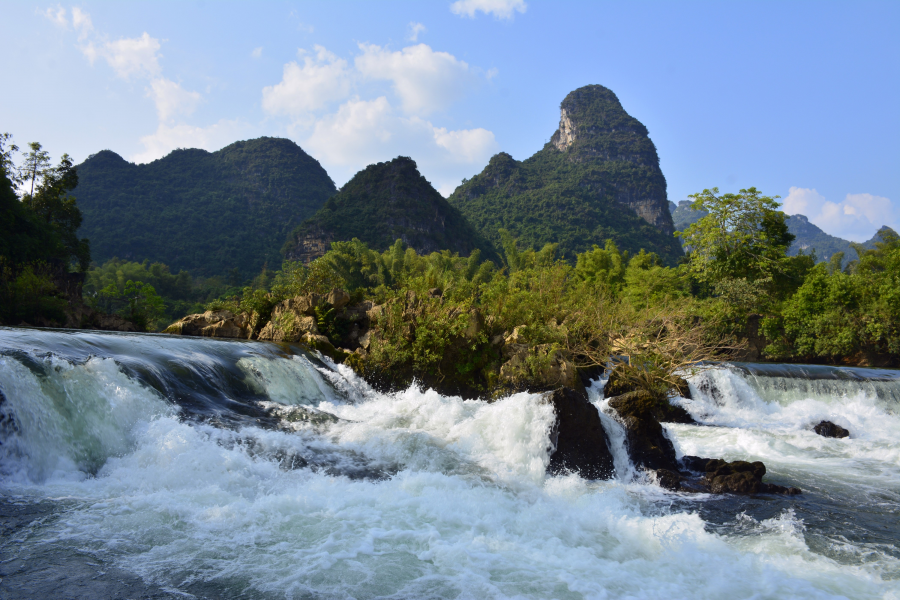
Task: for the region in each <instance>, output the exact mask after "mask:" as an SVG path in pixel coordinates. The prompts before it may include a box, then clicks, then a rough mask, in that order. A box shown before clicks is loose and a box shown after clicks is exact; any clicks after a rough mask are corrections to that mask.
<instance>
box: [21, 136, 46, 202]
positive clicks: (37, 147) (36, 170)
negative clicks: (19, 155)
mask: <svg viewBox="0 0 900 600" xmlns="http://www.w3.org/2000/svg"><path fill="white" fill-rule="evenodd" d="M28 147H29V148H31V152H28V153H26V154H25V162H24V163H22V166H21V167H20V171H21V173H22V178H23V180H24V181H28V180H29V179H30V180H31V192H30V193H31V194H32V195H33V194H34V184H35V182H36V181H37V179H38V178H39V177H42V176H43V175H44V174H45V173H46V172H47V170H48V169H49V168H50V153H48V152H47V151H46V150H44V149H43V147H42V146H41V144H40V143H39V142H30V143H29V144H28Z"/></svg>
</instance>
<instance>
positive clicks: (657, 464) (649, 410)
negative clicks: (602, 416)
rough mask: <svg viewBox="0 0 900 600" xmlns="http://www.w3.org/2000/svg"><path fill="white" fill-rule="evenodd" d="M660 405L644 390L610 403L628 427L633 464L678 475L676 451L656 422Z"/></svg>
mask: <svg viewBox="0 0 900 600" xmlns="http://www.w3.org/2000/svg"><path fill="white" fill-rule="evenodd" d="M659 404H660V403H659V401H657V400H656V399H655V398H654V397H653V395H652V394H650V393H649V392H646V391H644V390H637V391H633V392H628V393H626V394H622V395H620V396H616V397H615V398H613V399H611V400H610V401H609V405H610V407H612V408H614V409H615V410H616V413H618V415H619V419H620V421H621V422H622V425H623V426H624V427H625V443H626V445H627V447H628V455H629V456H630V457H631V462H633V463H634V466H635V467H637V468H639V469H644V470H647V469H651V470H657V469H666V470H669V471H676V472H677V471H678V460H677V459H676V457H675V447H674V446H673V445H672V442H671V440H669V438H667V437H666V435H665V432H664V431H663V427H662V425H660V424H659V421H658V420H657V418H656V412H657V411H658V410H659Z"/></svg>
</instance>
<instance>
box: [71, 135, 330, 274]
mask: <svg viewBox="0 0 900 600" xmlns="http://www.w3.org/2000/svg"><path fill="white" fill-rule="evenodd" d="M78 175H79V184H78V187H77V188H76V189H75V190H74V192H73V193H74V195H75V196H76V197H77V198H78V206H79V207H80V208H81V211H82V213H83V215H84V221H83V225H82V227H81V230H80V234H81V235H84V236H86V237H88V238H89V239H90V240H91V249H92V254H93V258H94V260H95V261H97V262H98V263H102V262H105V261H106V260H108V259H110V258H113V257H119V258H122V259H128V260H136V261H142V260H144V259H149V260H150V261H151V262H157V261H158V262H162V263H165V264H167V265H169V267H170V268H172V269H173V271H180V270H182V269H186V270H188V271H190V272H191V273H192V274H194V275H204V276H210V275H222V274H224V273H226V272H228V271H232V270H233V269H234V268H237V269H239V271H240V273H241V274H242V276H244V277H246V276H250V275H252V274H254V273H256V272H258V271H259V269H261V268H262V266H263V265H264V264H266V263H268V264H269V265H270V266H275V265H278V264H280V262H281V256H280V253H279V250H280V248H281V246H282V244H283V242H284V239H285V237H286V236H287V234H288V232H290V231H291V230H292V229H293V228H294V227H296V226H297V224H299V223H300V222H301V221H302V220H303V219H305V218H306V217H308V216H310V215H311V214H313V213H314V212H315V211H316V210H318V209H319V208H320V207H321V206H322V205H323V204H324V203H325V201H326V200H327V199H328V198H329V197H330V196H332V195H333V194H334V193H335V191H336V189H335V186H334V182H333V181H332V180H331V178H330V177H329V176H328V174H327V173H326V172H325V170H324V169H323V168H322V166H321V165H320V164H319V162H318V161H317V160H316V159H314V158H312V157H311V156H309V155H308V154H307V153H306V152H304V151H303V149H302V148H300V146H298V145H297V144H295V143H294V142H292V141H291V140H287V139H281V138H270V137H262V138H258V139H253V140H246V141H239V142H235V143H233V144H231V145H229V146H226V147H225V148H222V149H221V150H218V151H216V152H208V151H206V150H200V149H197V148H181V149H178V150H174V151H172V152H171V153H169V154H168V155H166V156H164V157H162V158H160V159H158V160H155V161H153V162H151V163H148V164H137V165H136V164H132V163H129V162H127V161H125V160H124V159H123V158H122V157H121V156H119V155H118V154H116V153H115V152H112V151H110V150H103V151H101V152H98V153H97V154H94V155H91V156H90V157H89V158H88V159H87V160H86V161H84V162H83V163H82V164H81V165H78Z"/></svg>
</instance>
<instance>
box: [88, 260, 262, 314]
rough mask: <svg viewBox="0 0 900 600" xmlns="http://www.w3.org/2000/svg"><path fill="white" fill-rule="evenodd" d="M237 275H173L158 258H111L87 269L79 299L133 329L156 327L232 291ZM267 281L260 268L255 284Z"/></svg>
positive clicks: (235, 285) (235, 286) (186, 273)
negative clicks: (130, 259)
mask: <svg viewBox="0 0 900 600" xmlns="http://www.w3.org/2000/svg"><path fill="white" fill-rule="evenodd" d="M238 277H239V274H238V273H236V272H232V277H231V278H230V279H228V280H223V279H222V278H221V277H210V278H203V277H191V275H190V274H189V273H188V272H187V271H181V272H179V273H178V274H177V275H176V274H173V273H171V272H170V270H169V267H168V266H166V265H164V264H162V263H153V264H150V261H147V260H145V261H144V262H142V263H138V262H129V261H123V260H120V259H118V258H113V259H110V260H108V261H106V262H105V263H104V264H103V265H100V266H93V267H91V269H90V270H88V272H87V277H86V278H85V282H84V299H85V301H86V302H87V304H88V305H89V306H91V307H92V308H94V309H96V310H100V311H103V312H105V313H109V314H118V315H120V316H122V317H124V318H125V319H127V320H129V321H131V322H132V323H134V324H135V325H136V326H137V327H138V328H139V329H144V330H147V331H159V330H160V329H162V328H164V327H165V326H166V325H168V324H169V323H171V322H172V321H173V320H175V319H176V318H178V317H179V316H181V315H184V314H189V313H195V312H199V311H202V310H203V305H204V304H205V303H207V302H209V301H210V300H212V299H214V298H217V297H219V296H222V295H229V294H236V293H238V292H239V291H240V290H241V287H238V286H239V284H240V283H241V282H240V280H239V279H238ZM267 281H268V274H267V273H266V272H265V271H263V272H262V273H261V274H260V276H259V277H257V282H256V284H257V285H258V286H259V285H263V286H264V285H265V284H266V283H267Z"/></svg>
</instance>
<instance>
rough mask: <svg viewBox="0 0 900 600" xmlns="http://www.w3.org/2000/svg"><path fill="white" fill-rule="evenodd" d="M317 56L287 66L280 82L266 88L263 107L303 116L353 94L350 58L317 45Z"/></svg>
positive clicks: (272, 111) (277, 111) (268, 111)
mask: <svg viewBox="0 0 900 600" xmlns="http://www.w3.org/2000/svg"><path fill="white" fill-rule="evenodd" d="M315 51H316V55H315V57H312V56H304V57H303V66H300V65H299V64H297V63H296V62H290V63H288V64H286V65H284V74H283V75H282V78H281V83H278V84H276V85H272V86H268V87H265V88H263V92H262V94H263V100H262V106H263V110H265V111H266V112H267V113H269V114H272V115H291V116H301V115H303V114H304V113H307V112H309V111H312V110H317V109H319V108H322V107H324V106H325V105H326V104H327V103H329V102H334V101H340V100H343V99H345V98H346V97H347V96H348V95H349V93H350V87H351V82H352V81H351V73H350V72H349V71H348V69H347V61H345V60H343V59H339V58H338V57H337V56H335V55H334V54H332V53H331V52H329V51H328V50H326V49H325V48H323V47H322V46H315Z"/></svg>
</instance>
